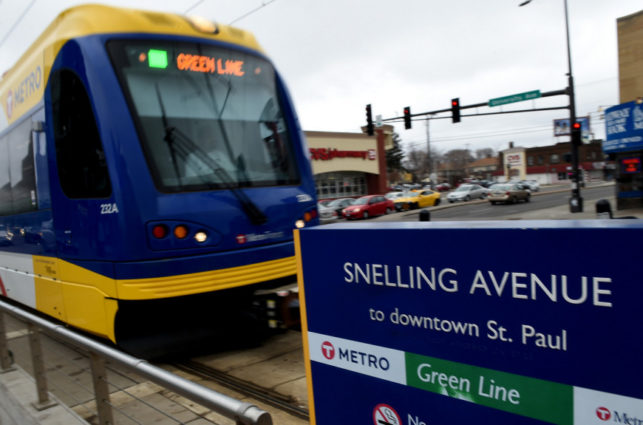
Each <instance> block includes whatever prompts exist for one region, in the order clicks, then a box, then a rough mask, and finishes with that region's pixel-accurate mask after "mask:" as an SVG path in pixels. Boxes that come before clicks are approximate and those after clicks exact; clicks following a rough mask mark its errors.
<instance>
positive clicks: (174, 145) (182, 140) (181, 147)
mask: <svg viewBox="0 0 643 425" xmlns="http://www.w3.org/2000/svg"><path fill="white" fill-rule="evenodd" d="M156 94H157V96H158V99H159V105H160V106H161V119H162V122H163V128H164V131H165V137H164V140H165V141H166V142H167V144H168V147H169V148H170V155H171V156H172V163H173V165H174V171H175V172H176V176H177V178H178V179H179V184H180V185H181V176H180V174H179V169H178V163H177V154H178V155H179V156H180V157H181V159H182V160H183V162H184V163H185V164H187V165H189V163H188V162H187V161H186V159H187V158H188V155H189V154H190V153H193V152H196V153H199V154H200V155H201V157H200V158H199V160H200V161H202V162H204V163H205V164H206V165H207V166H208V167H209V168H210V169H212V171H214V173H215V174H216V175H217V177H219V180H221V183H222V184H223V186H224V188H226V189H228V190H230V192H232V194H233V195H234V197H235V198H237V200H238V201H239V203H240V204H241V209H242V210H243V211H244V212H245V214H246V215H247V216H248V218H249V219H250V221H251V222H252V224H255V225H261V224H264V223H266V222H267V221H268V217H266V215H265V214H264V213H263V212H262V211H261V210H260V209H259V207H257V205H256V204H255V203H254V202H252V200H251V199H250V198H249V197H248V195H246V194H245V192H243V190H241V189H240V184H239V183H238V182H235V181H234V180H233V179H232V177H231V176H230V174H229V173H228V172H227V171H226V170H225V169H224V168H223V167H221V165H219V164H218V163H217V161H215V160H214V159H213V158H212V157H210V156H209V155H208V154H207V153H206V152H204V151H203V149H201V147H200V146H199V145H197V144H196V143H194V142H193V141H192V139H190V137H188V136H187V135H186V134H185V133H183V132H182V131H181V130H179V129H178V128H176V127H174V126H170V125H169V123H168V119H167V116H166V114H165V107H164V106H163V100H162V99H161V94H160V92H159V89H158V85H157V86H156Z"/></svg>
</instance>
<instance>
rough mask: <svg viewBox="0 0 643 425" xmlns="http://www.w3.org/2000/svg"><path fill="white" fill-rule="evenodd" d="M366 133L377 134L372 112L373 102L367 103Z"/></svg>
mask: <svg viewBox="0 0 643 425" xmlns="http://www.w3.org/2000/svg"><path fill="white" fill-rule="evenodd" d="M366 134H368V135H369V136H372V135H373V134H375V131H374V129H373V113H372V112H371V104H370V103H369V104H368V105H366Z"/></svg>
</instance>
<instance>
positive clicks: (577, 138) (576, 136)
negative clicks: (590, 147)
mask: <svg viewBox="0 0 643 425" xmlns="http://www.w3.org/2000/svg"><path fill="white" fill-rule="evenodd" d="M580 127H581V126H580V123H579V122H578V121H574V122H573V123H572V145H576V146H578V145H580V144H581V134H580V133H581V131H580Z"/></svg>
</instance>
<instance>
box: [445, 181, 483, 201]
mask: <svg viewBox="0 0 643 425" xmlns="http://www.w3.org/2000/svg"><path fill="white" fill-rule="evenodd" d="M487 193H488V190H487V189H485V188H484V187H482V186H480V185H478V184H462V185H460V186H459V187H458V188H457V189H456V190H454V191H453V192H451V193H449V194H448V195H447V201H449V202H456V201H470V200H471V199H484V198H485V197H486V196H487Z"/></svg>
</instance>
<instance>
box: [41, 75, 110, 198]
mask: <svg viewBox="0 0 643 425" xmlns="http://www.w3.org/2000/svg"><path fill="white" fill-rule="evenodd" d="M51 103H52V118H53V130H54V139H55V145H56V162H57V164H58V178H59V179H60V187H61V188H62V190H63V192H64V193H65V195H67V196H68V197H69V198H75V199H77V198H106V197H109V196H110V195H111V193H112V187H111V183H110V179H109V173H108V170H107V163H106V161H105V151H104V150H103V145H102V143H101V140H100V135H99V134H98V128H97V126H96V120H95V119H94V114H93V112H92V105H91V103H90V101H89V96H88V95H87V91H86V90H85V86H84V85H83V82H82V81H81V80H80V78H79V77H78V76H77V75H76V74H75V73H74V72H72V71H70V70H67V69H63V70H59V71H56V72H55V73H54V74H53V75H52V77H51Z"/></svg>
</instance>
